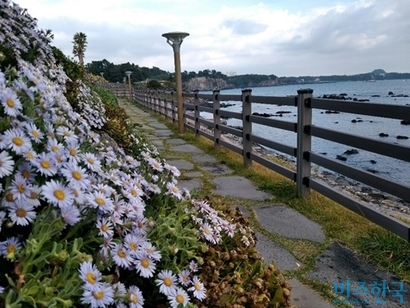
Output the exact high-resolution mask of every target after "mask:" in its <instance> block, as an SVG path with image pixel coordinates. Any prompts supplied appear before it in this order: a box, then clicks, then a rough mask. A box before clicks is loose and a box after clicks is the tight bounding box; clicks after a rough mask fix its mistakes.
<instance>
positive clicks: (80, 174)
mask: <svg viewBox="0 0 410 308" xmlns="http://www.w3.org/2000/svg"><path fill="white" fill-rule="evenodd" d="M60 172H61V174H62V175H63V176H64V177H65V178H66V179H67V181H68V182H69V183H70V184H72V185H75V186H76V187H81V188H84V189H86V188H87V187H89V186H90V181H89V180H88V174H87V173H86V170H85V169H83V168H81V167H80V166H79V165H77V163H75V162H72V163H67V164H65V166H64V168H62V169H61V170H60Z"/></svg>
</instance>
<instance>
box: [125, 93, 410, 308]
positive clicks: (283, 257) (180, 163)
mask: <svg viewBox="0 0 410 308" xmlns="http://www.w3.org/2000/svg"><path fill="white" fill-rule="evenodd" d="M120 106H121V107H123V108H124V109H125V110H126V112H127V114H128V115H129V116H130V118H131V119H132V120H133V121H134V122H136V123H139V124H141V125H142V126H141V128H139V129H140V130H142V131H143V132H145V134H146V135H147V137H148V138H149V139H150V140H151V141H152V143H153V144H154V145H155V146H156V147H157V149H158V150H159V152H161V151H164V150H165V149H168V151H166V153H170V154H167V155H162V156H163V157H164V158H165V159H166V160H167V162H168V163H169V164H171V165H174V166H176V167H177V168H178V169H180V171H181V174H182V176H183V180H181V181H179V183H178V185H179V186H180V187H186V188H187V189H189V190H192V189H196V190H200V189H201V188H202V184H203V180H202V179H203V178H204V177H206V178H211V181H212V184H213V185H214V187H215V188H214V190H213V194H215V195H220V196H224V197H230V198H234V199H236V200H237V202H238V206H239V208H240V209H241V211H242V212H243V214H244V216H245V217H246V216H250V215H251V213H250V212H249V210H248V209H247V208H246V207H245V206H242V205H241V204H240V203H241V200H242V201H249V200H252V201H255V202H257V204H256V206H254V207H253V208H252V210H253V212H254V213H253V215H254V217H256V218H257V219H258V221H259V224H260V226H261V227H262V228H263V229H264V231H266V232H264V234H262V233H260V232H256V235H257V238H258V242H257V249H258V250H259V251H260V253H261V254H262V256H263V257H264V260H265V262H266V263H268V264H269V263H271V262H276V264H277V265H278V267H279V268H280V269H281V271H282V272H284V273H285V274H286V273H287V272H288V271H297V270H298V269H299V268H300V267H301V265H303V264H302V262H300V261H299V260H297V259H296V258H295V257H294V256H293V255H292V254H291V253H290V252H289V251H287V250H286V249H284V248H283V247H282V246H281V245H279V244H278V243H276V242H274V241H272V240H271V239H270V238H269V237H268V236H266V234H272V235H279V236H282V237H285V238H289V239H298V240H305V241H311V242H312V243H319V244H320V243H327V242H326V236H325V234H324V233H323V230H322V228H321V227H320V226H319V225H318V224H316V223H315V222H313V221H311V220H309V219H307V218H306V217H305V216H303V215H301V214H299V213H298V212H296V211H294V210H293V209H291V208H289V207H287V206H286V205H283V204H275V203H274V202H273V201H272V200H273V196H271V195H270V194H267V193H265V192H262V191H260V190H258V189H257V187H255V186H254V185H253V184H252V182H250V181H249V180H248V179H246V178H244V177H241V176H236V175H233V171H232V170H230V169H229V168H228V167H227V166H226V165H224V164H222V163H221V162H218V161H217V159H216V158H215V157H213V156H210V155H208V154H205V153H204V152H203V151H202V150H200V149H199V148H197V147H195V146H193V145H191V144H188V143H187V142H185V141H184V140H183V139H181V138H178V137H175V136H174V134H173V132H172V131H171V130H170V129H168V128H167V126H166V125H164V124H163V123H161V122H159V121H157V120H156V119H155V118H153V117H152V116H151V115H150V114H149V113H148V112H145V111H143V110H142V109H140V108H138V107H137V106H136V105H134V104H131V103H127V102H125V101H120ZM358 269H360V271H359V270H358ZM366 271H367V272H366ZM374 271H375V267H372V266H371V265H369V264H367V263H366V261H365V260H364V259H363V258H360V257H359V256H357V255H355V254H354V253H353V252H351V251H350V250H349V249H348V248H346V247H344V246H342V245H341V244H339V243H330V244H329V245H328V248H327V250H326V251H325V252H324V253H323V255H322V256H320V257H319V258H318V259H317V261H316V266H315V269H314V270H313V271H311V272H310V273H308V275H307V276H308V277H309V278H311V279H315V280H317V281H320V282H325V283H327V284H329V285H330V286H333V282H337V283H341V282H343V281H346V280H348V279H356V280H354V281H364V282H367V283H372V282H373V280H372V279H374V280H376V279H377V278H379V280H380V278H384V279H386V280H388V281H397V277H394V276H392V275H390V276H389V273H385V272H383V271H381V270H377V271H378V275H377V276H374V275H373V274H374ZM354 272H359V273H360V275H358V276H357V275H356V276H355V275H353V273H354ZM288 281H289V282H290V283H291V284H292V287H293V288H292V291H291V296H292V303H293V305H295V307H299V308H328V307H335V306H336V305H335V304H334V303H330V302H328V301H326V300H325V299H323V298H322V297H321V296H320V295H319V294H318V293H316V292H315V291H314V290H312V289H311V288H309V287H308V286H306V285H304V284H303V283H301V282H300V281H298V280H297V279H290V280H288ZM352 281H353V280H352ZM406 289H407V290H409V292H408V293H410V286H409V285H406ZM408 293H407V294H406V295H405V302H404V303H407V304H408V306H410V295H409V294H408ZM356 298H357V297H356ZM350 299H352V298H350ZM369 300H372V298H370V299H369ZM384 300H385V301H387V299H384ZM370 303H374V299H373V302H370ZM354 306H355V307H360V306H363V307H374V305H372V304H370V305H354ZM381 307H384V308H386V307H389V308H390V307H406V304H404V305H402V306H401V305H399V304H398V299H395V298H391V297H389V298H388V301H387V303H386V304H385V305H381Z"/></svg>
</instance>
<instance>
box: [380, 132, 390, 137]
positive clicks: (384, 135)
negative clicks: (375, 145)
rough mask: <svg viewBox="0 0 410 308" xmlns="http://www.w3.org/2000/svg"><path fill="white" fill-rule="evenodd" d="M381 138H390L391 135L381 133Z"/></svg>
mask: <svg viewBox="0 0 410 308" xmlns="http://www.w3.org/2000/svg"><path fill="white" fill-rule="evenodd" d="M379 136H380V137H389V134H385V133H380V134H379Z"/></svg>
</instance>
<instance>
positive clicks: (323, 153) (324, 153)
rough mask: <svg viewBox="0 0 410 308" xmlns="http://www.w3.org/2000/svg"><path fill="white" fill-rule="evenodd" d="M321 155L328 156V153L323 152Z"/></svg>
mask: <svg viewBox="0 0 410 308" xmlns="http://www.w3.org/2000/svg"><path fill="white" fill-rule="evenodd" d="M319 154H321V155H327V153H326V152H322V153H319Z"/></svg>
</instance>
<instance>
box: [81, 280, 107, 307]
mask: <svg viewBox="0 0 410 308" xmlns="http://www.w3.org/2000/svg"><path fill="white" fill-rule="evenodd" d="M81 302H82V303H83V304H90V305H91V307H92V308H97V307H107V306H108V305H111V304H113V303H114V290H113V289H112V286H111V285H110V284H109V283H105V282H104V283H101V284H100V285H98V286H97V287H96V288H95V289H94V290H87V289H86V290H85V291H84V293H83V297H82V298H81Z"/></svg>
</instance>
